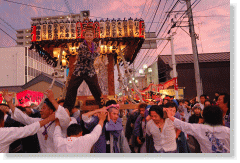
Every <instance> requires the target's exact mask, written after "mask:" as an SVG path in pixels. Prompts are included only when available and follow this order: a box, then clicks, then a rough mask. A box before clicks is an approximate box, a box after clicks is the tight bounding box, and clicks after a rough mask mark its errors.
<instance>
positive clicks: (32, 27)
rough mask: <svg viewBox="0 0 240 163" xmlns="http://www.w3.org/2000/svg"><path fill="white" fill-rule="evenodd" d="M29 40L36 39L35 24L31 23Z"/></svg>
mask: <svg viewBox="0 0 240 163" xmlns="http://www.w3.org/2000/svg"><path fill="white" fill-rule="evenodd" d="M31 31H32V32H31V38H32V39H31V42H35V41H36V26H35V24H32V26H31Z"/></svg>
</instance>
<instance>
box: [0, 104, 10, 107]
mask: <svg viewBox="0 0 240 163" xmlns="http://www.w3.org/2000/svg"><path fill="white" fill-rule="evenodd" d="M0 106H7V107H9V106H8V105H7V104H0Z"/></svg>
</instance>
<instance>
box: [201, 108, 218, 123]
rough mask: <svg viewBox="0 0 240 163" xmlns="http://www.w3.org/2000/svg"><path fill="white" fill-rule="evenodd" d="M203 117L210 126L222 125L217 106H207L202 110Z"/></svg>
mask: <svg viewBox="0 0 240 163" xmlns="http://www.w3.org/2000/svg"><path fill="white" fill-rule="evenodd" d="M203 118H204V121H205V123H207V124H209V125H211V126H216V125H222V110H221V109H220V108H219V107H218V106H207V107H205V108H204V110H203Z"/></svg>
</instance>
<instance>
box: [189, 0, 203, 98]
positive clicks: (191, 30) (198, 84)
mask: <svg viewBox="0 0 240 163" xmlns="http://www.w3.org/2000/svg"><path fill="white" fill-rule="evenodd" d="M186 4H187V10H188V11H187V14H188V21H189V33H190V36H191V41H192V51H193V61H194V69H195V80H196V88H197V97H198V100H200V96H201V95H202V94H203V89H202V81H201V77H200V72H199V62H198V50H197V42H196V37H195V31H194V24H193V15H192V8H191V0H186Z"/></svg>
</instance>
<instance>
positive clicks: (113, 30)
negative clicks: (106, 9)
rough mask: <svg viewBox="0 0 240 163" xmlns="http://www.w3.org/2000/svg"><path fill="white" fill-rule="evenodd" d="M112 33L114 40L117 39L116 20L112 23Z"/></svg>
mask: <svg viewBox="0 0 240 163" xmlns="http://www.w3.org/2000/svg"><path fill="white" fill-rule="evenodd" d="M111 31H112V32H111V33H112V37H113V38H117V22H116V20H115V19H113V20H112V22H111Z"/></svg>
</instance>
